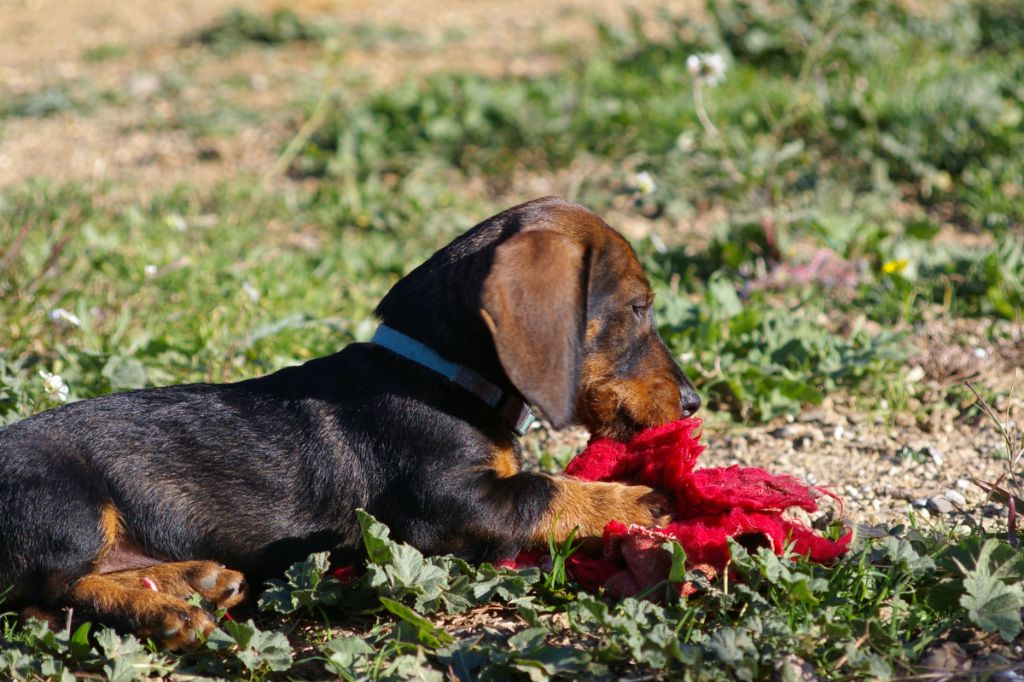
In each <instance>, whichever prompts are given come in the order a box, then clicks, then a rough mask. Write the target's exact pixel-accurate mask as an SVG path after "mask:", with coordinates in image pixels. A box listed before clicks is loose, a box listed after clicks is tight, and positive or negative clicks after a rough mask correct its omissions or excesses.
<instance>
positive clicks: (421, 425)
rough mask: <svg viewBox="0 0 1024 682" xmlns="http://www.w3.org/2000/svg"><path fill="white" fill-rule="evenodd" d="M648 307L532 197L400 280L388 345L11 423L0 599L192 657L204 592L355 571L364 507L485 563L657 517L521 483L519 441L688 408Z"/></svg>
mask: <svg viewBox="0 0 1024 682" xmlns="http://www.w3.org/2000/svg"><path fill="white" fill-rule="evenodd" d="M651 298H652V294H651V288H650V286H649V285H648V283H647V280H646V278H645V277H644V274H643V272H642V270H641V268H640V265H639V263H638V262H637V259H636V257H635V255H634V254H633V251H632V249H631V248H630V246H629V245H628V243H627V242H626V241H625V240H624V239H623V238H622V237H621V236H619V235H618V234H617V233H616V232H615V231H613V230H612V229H611V228H610V227H608V225H607V224H605V223H604V221H602V220H601V219H600V218H598V217H597V216H596V215H594V214H593V213H591V212H589V211H587V210H586V209H584V208H582V207H580V206H577V205H575V204H571V203H568V202H566V201H563V200H561V199H556V198H545V199H538V200H536V201H532V202H529V203H526V204H523V205H521V206H517V207H515V208H512V209H510V210H508V211H505V212H504V213H501V214H499V215H497V216H494V217H493V218H490V219H489V220H486V221H484V222H483V223H481V224H480V225H478V226H476V227H475V228H473V229H472V230H470V231H469V232H468V233H466V234H464V235H463V236H461V237H459V238H458V239H456V240H455V241H454V242H452V243H451V244H449V245H448V246H447V247H445V248H443V249H441V250H440V251H439V252H437V253H436V254H434V256H433V257H432V258H431V259H430V260H428V261H427V262H426V263H425V264H423V265H421V266H420V267H419V268H417V269H416V270H414V271H413V272H412V273H411V274H409V275H408V276H407V277H405V278H404V279H402V280H401V281H399V282H398V283H397V284H396V285H395V286H394V288H393V289H392V290H391V291H390V292H389V293H388V294H387V296H386V297H385V298H384V300H383V301H381V303H380V305H379V306H378V307H377V316H378V317H379V318H380V321H381V323H382V325H383V327H382V330H381V332H379V333H378V336H377V337H375V342H374V343H359V344H353V345H350V346H348V347H347V348H345V349H344V350H342V351H340V352H339V353H336V354H334V355H331V356H329V357H325V358H320V359H317V360H313V361H311V362H307V363H306V364H304V365H301V366H298V367H292V368H289V369H284V370H281V371H279V372H276V373H275V374H271V375H269V376H266V377H262V378H258V379H252V380H249V381H243V382H240V383H235V384H227V385H208V384H196V385H187V386H173V387H168V388H157V389H146V390H140V391H132V392H130V393H122V394H117V395H110V396H106V397H102V398H95V399H92V400H85V401H81V402H77V403H73V404H69V405H66V406H63V407H59V408H56V409H53V410H50V411H47V412H43V413H41V414H38V415H36V416H34V417H31V418H29V419H26V420H24V421H22V422H19V423H17V424H14V425H12V426H9V427H7V428H5V429H3V430H0V591H2V589H3V588H4V587H12V588H13V589H11V590H10V592H9V594H8V596H7V599H8V602H10V601H11V600H13V602H14V603H15V604H18V605H23V606H28V607H32V608H35V609H39V610H41V611H42V612H51V613H52V612H56V611H57V610H59V609H60V608H62V607H65V606H72V607H74V609H75V613H76V614H77V615H80V616H84V617H88V618H93V619H97V620H101V621H104V622H108V623H112V624H114V625H117V626H120V627H122V628H126V629H129V630H132V631H134V632H136V633H138V634H140V635H144V636H150V637H153V638H154V639H156V640H158V641H160V642H162V643H163V644H164V645H166V646H169V647H182V646H188V645H189V644H191V643H192V642H194V641H195V640H196V637H197V632H198V633H204V634H205V633H207V632H209V631H210V630H211V629H212V627H213V621H212V619H211V616H210V615H209V614H208V613H206V612H204V611H202V610H200V609H198V608H195V607H193V606H191V605H189V604H188V603H186V601H184V598H187V597H188V596H189V595H190V594H191V593H192V592H199V593H200V594H202V595H203V596H204V597H206V598H207V599H208V600H210V601H212V602H213V603H215V604H218V605H221V606H231V605H233V604H235V603H237V602H238V601H240V600H241V599H242V597H243V593H244V589H245V587H244V582H243V577H242V573H240V572H239V571H241V572H243V573H244V574H245V575H247V576H248V578H249V579H250V580H251V581H254V583H255V581H259V580H262V579H264V578H266V577H268V576H272V575H274V574H276V573H279V572H280V571H282V570H283V569H284V568H285V567H287V566H288V565H289V564H290V563H292V562H294V561H297V560H301V559H303V558H305V556H306V555H307V554H308V553H310V552H312V551H320V550H331V551H332V553H333V554H332V556H333V558H334V560H336V561H338V562H342V563H347V562H353V561H358V560H359V558H360V554H361V541H360V534H359V530H358V526H357V523H356V516H355V512H354V510H355V509H356V508H360V507H361V508H364V509H366V510H367V511H369V512H370V513H372V514H373V515H375V516H376V517H377V518H379V519H380V520H381V521H383V522H385V523H386V524H388V525H389V526H390V527H391V530H392V536H393V537H394V538H396V539H398V540H401V541H404V542H408V543H410V544H412V545H414V546H416V547H418V548H419V549H421V550H423V551H425V552H428V553H444V552H450V553H454V554H457V555H459V556H462V557H465V558H467V559H470V560H493V559H497V558H501V557H504V556H508V555H512V554H514V553H515V552H516V551H517V550H519V549H520V548H523V547H526V546H530V545H537V544H543V543H545V542H546V540H547V538H548V535H549V533H554V536H555V537H556V538H557V539H562V538H565V537H566V536H567V534H568V533H569V532H570V531H571V530H572V529H573V528H574V527H578V528H579V529H580V530H579V533H580V536H581V537H588V536H591V537H592V536H599V535H600V534H601V531H602V529H603V528H604V526H605V524H606V523H607V522H608V521H609V520H610V519H619V520H621V521H624V522H627V523H638V524H652V523H655V522H657V520H658V517H659V515H660V513H661V512H660V504H661V502H662V500H661V499H660V498H659V497H658V496H657V495H655V494H654V493H652V491H651V490H650V489H648V488H645V487H642V486H627V485H621V484H616V483H591V482H583V481H577V480H573V479H570V478H560V477H557V476H547V475H543V474H539V473H528V472H522V471H520V451H519V446H518V443H517V438H516V436H517V429H519V430H521V429H522V427H523V426H524V422H525V421H527V419H526V417H527V415H528V413H529V408H527V407H525V404H526V403H530V404H533V405H536V406H538V407H540V409H541V410H542V411H543V412H544V414H545V416H546V417H547V418H548V419H549V420H550V421H551V422H552V424H553V425H554V426H556V427H562V426H566V425H568V424H571V423H578V424H583V425H584V426H586V427H587V428H588V429H590V431H591V432H593V433H596V434H601V435H609V436H615V437H619V438H626V437H629V436H630V435H631V434H633V433H635V432H637V431H638V430H639V429H641V428H644V427H647V426H651V425H655V424H660V423H664V422H668V421H670V420H673V419H677V418H679V417H681V416H685V415H689V414H691V413H692V412H694V411H695V410H696V409H697V407H698V406H699V404H700V401H699V399H698V397H697V396H696V394H695V393H694V391H693V389H692V388H691V387H690V385H689V384H688V383H687V381H686V379H685V377H684V376H683V373H682V372H681V371H680V370H679V368H678V367H677V366H676V364H675V363H674V362H673V360H672V356H671V354H670V353H669V352H668V350H667V349H666V347H665V345H664V344H663V343H662V341H661V339H660V338H659V337H658V335H657V333H656V331H655V329H654V326H653V321H652V316H651ZM446 372H447V376H448V377H450V378H446V376H442V374H443V373H446ZM224 566H227V567H228V568H224ZM154 587H155V588H157V589H156V590H154V589H152V588H154Z"/></svg>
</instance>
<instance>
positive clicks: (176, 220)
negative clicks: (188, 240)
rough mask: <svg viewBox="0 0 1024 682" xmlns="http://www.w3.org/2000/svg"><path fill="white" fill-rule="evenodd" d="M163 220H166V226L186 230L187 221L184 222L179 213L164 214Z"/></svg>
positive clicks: (181, 230)
mask: <svg viewBox="0 0 1024 682" xmlns="http://www.w3.org/2000/svg"><path fill="white" fill-rule="evenodd" d="M164 220H165V221H166V222H167V225H168V226H170V227H171V228H173V229H175V230H177V231H178V232H187V231H188V223H187V222H185V219H184V218H182V217H181V215H180V214H178V213H171V214H170V215H168V216H166V217H165V218H164Z"/></svg>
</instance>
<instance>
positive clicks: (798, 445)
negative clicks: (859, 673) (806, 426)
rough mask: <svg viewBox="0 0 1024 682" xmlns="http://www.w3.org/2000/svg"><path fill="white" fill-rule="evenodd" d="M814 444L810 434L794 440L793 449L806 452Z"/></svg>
mask: <svg viewBox="0 0 1024 682" xmlns="http://www.w3.org/2000/svg"><path fill="white" fill-rule="evenodd" d="M813 444H814V439H813V438H811V436H809V435H808V434H804V435H802V436H797V437H796V439H794V440H793V449H794V450H806V449H807V448H809V447H810V446H811V445H813Z"/></svg>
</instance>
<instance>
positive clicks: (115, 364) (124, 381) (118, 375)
mask: <svg viewBox="0 0 1024 682" xmlns="http://www.w3.org/2000/svg"><path fill="white" fill-rule="evenodd" d="M101 374H102V375H103V376H104V377H106V379H107V381H109V382H110V388H112V389H114V390H115V391H119V390H124V389H134V388H142V387H143V386H145V385H146V368H145V367H144V366H143V365H142V363H141V362H139V361H138V360H136V359H135V358H124V357H120V356H117V355H115V356H113V357H111V358H110V359H109V360H107V363H106V364H105V365H103V371H102V372H101Z"/></svg>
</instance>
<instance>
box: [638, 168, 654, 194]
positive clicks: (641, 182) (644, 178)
mask: <svg viewBox="0 0 1024 682" xmlns="http://www.w3.org/2000/svg"><path fill="white" fill-rule="evenodd" d="M635 182H636V188H637V189H638V190H640V193H641V194H653V193H654V190H655V189H657V187H658V186H657V184H655V182H654V176H652V175H651V174H650V173H648V172H647V171H640V172H639V173H637V174H636V180H635Z"/></svg>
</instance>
